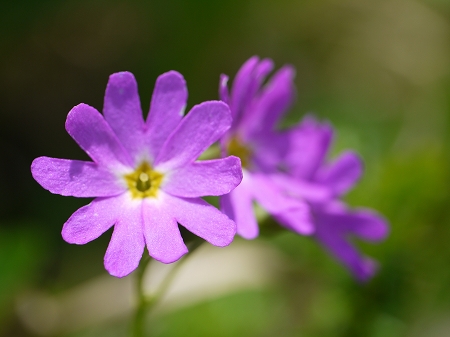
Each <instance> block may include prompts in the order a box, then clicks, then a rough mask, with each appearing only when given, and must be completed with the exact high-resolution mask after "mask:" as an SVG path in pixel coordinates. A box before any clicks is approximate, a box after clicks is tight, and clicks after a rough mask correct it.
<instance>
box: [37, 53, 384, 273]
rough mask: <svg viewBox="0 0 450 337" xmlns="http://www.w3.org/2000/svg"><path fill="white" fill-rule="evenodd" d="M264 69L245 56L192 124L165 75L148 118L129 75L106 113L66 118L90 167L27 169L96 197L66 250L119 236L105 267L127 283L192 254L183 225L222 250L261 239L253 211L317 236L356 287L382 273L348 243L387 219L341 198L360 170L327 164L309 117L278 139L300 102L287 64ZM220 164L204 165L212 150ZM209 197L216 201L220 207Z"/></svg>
mask: <svg viewBox="0 0 450 337" xmlns="http://www.w3.org/2000/svg"><path fill="white" fill-rule="evenodd" d="M272 68H273V63H272V61H271V60H269V59H263V60H259V59H258V58H257V57H252V58H250V59H249V60H248V61H247V62H246V63H245V64H244V65H243V66H242V68H241V69H240V70H239V72H238V73H237V75H236V76H235V79H234V81H233V85H232V87H231V90H230V91H228V87H227V82H228V77H227V76H225V75H222V77H221V79H220V84H219V94H220V99H221V101H208V102H204V103H201V104H199V105H196V106H194V107H193V108H192V109H191V110H190V111H189V112H188V113H187V114H186V115H185V114H184V110H185V107H186V101H187V89H186V83H185V81H184V79H183V77H182V75H181V74H179V73H177V72H175V71H170V72H167V73H165V74H162V75H161V76H160V77H159V78H158V79H157V81H156V85H155V89H154V92H153V96H152V100H151V104H150V111H149V114H148V117H147V119H146V120H144V118H143V114H142V110H141V105H140V99H139V96H138V91H137V84H136V81H135V79H134V76H133V75H132V74H131V73H128V72H121V73H116V74H113V75H111V76H110V79H109V82H108V85H107V88H106V93H105V100H104V107H103V115H102V114H100V113H99V112H98V111H97V110H96V109H94V108H93V107H90V106H89V105H86V104H79V105H77V106H75V107H74V108H73V109H72V110H71V111H70V112H69V114H68V116H67V121H66V130H67V132H68V133H69V134H70V135H71V136H72V138H73V139H74V140H75V141H76V142H77V143H78V144H79V146H80V147H81V148H82V149H83V150H84V151H86V153H87V154H88V155H89V157H90V158H91V159H92V161H79V160H68V159H56V158H49V157H39V158H37V159H35V160H34V161H33V164H32V166H31V171H32V174H33V177H34V178H35V179H36V181H37V182H38V183H39V184H41V186H42V187H44V188H45V189H47V190H49V191H50V192H52V193H56V194H61V195H64V196H75V197H94V198H95V199H94V200H93V201H92V202H91V203H90V204H88V205H86V206H84V207H82V208H80V209H78V210H77V211H76V212H75V213H74V214H73V215H72V216H71V217H70V218H69V219H68V220H67V222H66V223H65V224H64V226H63V230H62V236H63V238H64V240H66V241H67V242H69V243H75V244H85V243H87V242H89V241H92V240H94V239H96V238H97V237H99V236H100V235H101V234H103V233H104V232H105V231H107V230H108V229H110V228H111V227H113V226H114V231H113V234H112V237H111V241H110V243H109V246H108V248H107V251H106V254H105V259H104V263H105V268H106V269H107V270H108V272H109V273H110V274H111V275H114V276H117V277H123V276H126V275H128V274H129V273H131V272H132V271H133V270H134V269H136V268H137V266H138V265H139V261H140V259H141V257H142V254H143V253H144V250H145V247H146V248H147V250H148V253H149V255H150V256H151V257H153V258H154V259H156V260H159V261H161V262H163V263H172V262H175V261H177V260H178V259H180V258H181V257H182V256H183V255H184V254H186V253H187V251H188V249H187V247H186V244H185V243H184V241H183V238H182V236H181V234H180V231H179V228H178V224H180V225H181V226H183V227H185V228H186V229H187V230H189V231H190V232H192V233H193V234H195V235H197V236H198V237H201V238H203V239H204V240H206V241H208V242H209V243H211V244H213V245H215V246H226V245H228V244H230V243H231V242H232V240H233V238H234V236H235V234H236V233H237V234H239V235H240V236H242V237H244V238H246V239H253V238H256V237H257V236H258V233H259V230H258V223H257V220H256V217H255V213H254V208H253V202H254V201H256V202H257V203H258V204H260V205H261V206H262V207H263V208H264V209H265V210H266V211H267V212H268V213H269V214H270V215H271V216H273V218H275V219H276V220H277V221H278V222H279V223H280V224H281V225H283V226H284V227H286V228H288V229H290V230H292V231H294V232H296V233H299V234H303V235H313V236H314V237H315V238H316V239H317V240H318V241H319V242H320V243H321V244H323V245H324V246H325V247H326V248H327V249H328V250H329V251H330V252H331V253H332V254H334V255H335V256H336V257H337V258H338V259H339V260H340V261H342V263H344V264H345V265H346V266H347V267H348V268H349V269H350V270H351V271H352V272H353V274H354V275H355V277H356V278H357V279H359V280H361V281H365V280H367V279H369V278H370V277H371V276H372V275H373V273H374V271H375V263H374V262H373V261H372V260H370V259H368V258H365V257H363V256H361V255H360V254H359V253H358V251H357V250H356V249H355V248H354V247H353V246H352V245H351V244H350V243H349V241H348V240H349V236H357V237H360V238H362V239H364V240H369V241H375V240H380V239H383V238H384V237H385V236H386V235H387V225H386V222H385V220H384V219H383V218H382V217H380V216H379V215H377V214H376V213H375V212H372V211H368V210H355V211H351V210H349V209H348V208H347V207H346V206H345V205H344V204H343V203H342V202H341V201H340V197H341V196H342V195H343V194H344V193H345V192H346V191H348V190H349V189H350V188H351V187H352V186H353V185H354V184H355V182H356V181H357V180H358V179H359V177H360V175H361V173H362V163H361V160H360V159H359V157H358V156H357V155H356V154H354V153H352V152H346V153H344V154H342V155H341V156H340V157H339V158H337V159H336V160H334V161H332V162H328V161H327V153H328V150H329V147H330V144H331V138H332V128H331V126H329V125H328V124H326V123H319V122H317V121H316V120H315V119H314V118H313V117H309V116H308V117H306V118H305V119H304V120H303V121H302V122H301V123H300V124H299V125H297V126H294V127H292V128H290V129H287V130H279V129H278V128H277V126H278V122H279V120H280V119H281V117H282V116H283V114H284V113H285V112H286V111H287V109H288V108H289V106H290V105H291V104H292V102H293V100H294V97H295V87H294V84H293V79H294V76H295V71H294V69H293V68H292V67H291V66H285V67H283V68H281V69H280V70H278V71H277V72H276V73H275V74H274V75H273V76H272V77H271V79H270V80H269V81H268V82H267V84H264V83H265V80H266V77H267V75H268V74H269V73H270V72H271V71H272ZM217 141H218V142H219V143H220V147H221V151H222V158H218V159H211V160H203V161H198V160H197V159H198V157H199V156H200V155H201V154H202V153H203V152H204V151H205V150H206V149H208V148H209V147H210V146H211V145H212V144H213V143H215V142H217ZM204 196H220V208H221V210H218V209H217V208H216V207H214V206H212V205H210V204H208V203H207V202H205V201H204V200H203V199H202V197H204Z"/></svg>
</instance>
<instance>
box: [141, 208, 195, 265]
mask: <svg viewBox="0 0 450 337" xmlns="http://www.w3.org/2000/svg"><path fill="white" fill-rule="evenodd" d="M142 211H143V219H144V236H145V242H146V245H147V249H148V252H149V254H150V256H151V257H153V258H154V259H155V260H158V261H160V262H162V263H172V262H175V261H177V260H179V259H180V258H181V257H182V256H183V255H184V254H186V253H187V252H188V249H187V247H186V245H185V244H184V242H183V238H182V237H181V234H180V230H179V229H178V224H177V222H176V221H175V218H174V217H173V216H172V214H171V212H170V210H167V209H166V208H165V207H164V206H163V205H159V204H157V203H155V202H149V201H144V203H143V209H142Z"/></svg>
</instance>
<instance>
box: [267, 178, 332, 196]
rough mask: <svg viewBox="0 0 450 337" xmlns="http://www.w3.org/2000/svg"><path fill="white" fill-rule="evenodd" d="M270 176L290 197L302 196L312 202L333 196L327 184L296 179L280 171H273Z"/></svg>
mask: <svg viewBox="0 0 450 337" xmlns="http://www.w3.org/2000/svg"><path fill="white" fill-rule="evenodd" d="M270 177H271V180H272V181H273V182H274V183H275V184H276V185H277V186H279V187H280V188H281V189H283V190H284V191H285V193H286V194H287V195H289V196H292V197H296V198H302V199H305V200H307V201H312V202H324V201H327V200H329V199H330V198H331V197H332V196H333V194H332V193H331V191H330V189H329V188H328V187H327V186H323V185H321V184H317V183H315V182H310V181H308V180H302V179H296V178H293V177H291V176H289V175H287V174H282V173H274V174H271V175H270Z"/></svg>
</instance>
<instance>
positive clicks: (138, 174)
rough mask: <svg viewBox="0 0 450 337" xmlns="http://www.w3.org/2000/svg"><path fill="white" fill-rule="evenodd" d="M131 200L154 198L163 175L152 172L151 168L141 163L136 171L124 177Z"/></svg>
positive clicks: (145, 163)
mask: <svg viewBox="0 0 450 337" xmlns="http://www.w3.org/2000/svg"><path fill="white" fill-rule="evenodd" d="M124 178H125V181H126V182H127V185H128V188H129V189H130V192H131V194H132V196H133V198H147V197H156V196H157V193H158V189H159V185H160V184H161V182H162V179H163V175H162V174H161V173H159V172H156V171H153V170H152V167H151V166H150V165H149V164H148V163H147V162H143V163H142V164H141V165H139V166H138V167H137V168H136V170H135V171H134V172H132V173H130V174H127V175H125V176H124Z"/></svg>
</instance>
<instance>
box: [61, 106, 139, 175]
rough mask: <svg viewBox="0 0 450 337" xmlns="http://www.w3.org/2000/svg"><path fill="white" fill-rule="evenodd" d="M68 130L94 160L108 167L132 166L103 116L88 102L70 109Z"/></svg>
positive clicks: (67, 123) (67, 122) (67, 121)
mask: <svg viewBox="0 0 450 337" xmlns="http://www.w3.org/2000/svg"><path fill="white" fill-rule="evenodd" d="M66 130H67V132H68V133H69V134H70V135H71V136H72V138H73V139H74V140H75V141H76V142H77V143H78V145H80V147H81V148H82V149H83V150H84V151H85V152H86V153H87V154H88V155H89V157H91V158H92V160H93V161H94V162H96V163H97V164H99V165H101V166H105V167H108V168H112V169H114V168H117V169H120V168H123V167H124V166H131V165H132V161H131V158H130V156H129V154H128V153H127V152H126V150H125V148H124V147H123V146H122V144H121V143H120V142H119V139H118V138H117V136H116V135H115V134H114V132H113V130H112V129H111V127H110V126H109V125H108V123H107V122H106V121H105V119H104V118H103V116H102V115H101V114H100V113H99V112H98V111H97V110H96V109H94V108H93V107H91V106H89V105H87V104H78V105H77V106H75V107H73V108H72V110H70V112H69V114H68V115H67V120H66Z"/></svg>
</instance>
